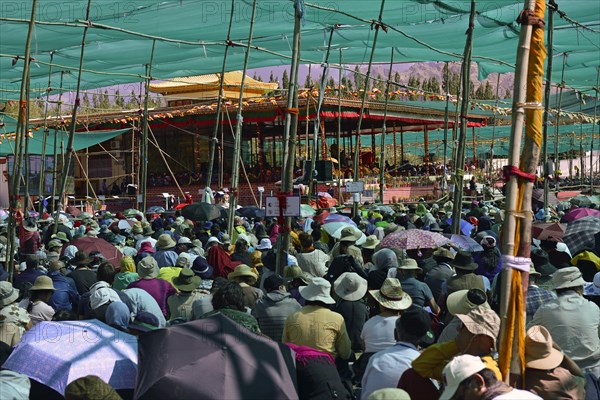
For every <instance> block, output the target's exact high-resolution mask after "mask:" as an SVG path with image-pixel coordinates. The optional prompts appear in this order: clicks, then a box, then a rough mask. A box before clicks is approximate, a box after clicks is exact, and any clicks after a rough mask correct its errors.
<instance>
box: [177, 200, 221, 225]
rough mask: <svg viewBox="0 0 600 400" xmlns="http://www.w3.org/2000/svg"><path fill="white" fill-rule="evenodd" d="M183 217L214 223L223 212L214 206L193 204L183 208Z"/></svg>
mask: <svg viewBox="0 0 600 400" xmlns="http://www.w3.org/2000/svg"><path fill="white" fill-rule="evenodd" d="M181 215H183V216H184V217H185V218H187V219H190V220H192V221H212V220H213V219H217V218H219V217H220V216H221V210H220V209H219V207H217V206H215V205H214V204H208V203H193V204H189V205H187V206H185V207H183V208H182V209H181Z"/></svg>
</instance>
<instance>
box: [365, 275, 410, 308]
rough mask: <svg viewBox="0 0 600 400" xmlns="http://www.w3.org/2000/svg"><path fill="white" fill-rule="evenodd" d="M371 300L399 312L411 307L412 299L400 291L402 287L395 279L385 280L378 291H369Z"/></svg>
mask: <svg viewBox="0 0 600 400" xmlns="http://www.w3.org/2000/svg"><path fill="white" fill-rule="evenodd" d="M369 293H370V294H371V296H373V298H374V299H375V300H376V301H377V302H378V303H379V304H381V305H382V306H383V307H385V308H387V309H390V310H395V311H401V310H406V309H407V308H409V307H410V306H411V305H412V298H411V297H410V295H409V294H408V293H406V292H405V291H404V290H402V285H401V284H400V281H399V280H398V279H397V278H386V279H385V281H383V284H382V285H381V289H379V290H369Z"/></svg>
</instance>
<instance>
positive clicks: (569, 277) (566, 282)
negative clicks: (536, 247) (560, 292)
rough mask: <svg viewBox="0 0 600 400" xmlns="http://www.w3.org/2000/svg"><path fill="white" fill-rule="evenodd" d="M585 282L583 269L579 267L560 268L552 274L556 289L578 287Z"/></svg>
mask: <svg viewBox="0 0 600 400" xmlns="http://www.w3.org/2000/svg"><path fill="white" fill-rule="evenodd" d="M585 283H586V282H585V281H584V280H583V276H582V275H581V271H580V270H579V268H577V267H566V268H560V269H558V270H557V271H556V272H555V273H554V274H553V275H552V284H553V285H554V289H568V288H576V287H579V286H584V285H585Z"/></svg>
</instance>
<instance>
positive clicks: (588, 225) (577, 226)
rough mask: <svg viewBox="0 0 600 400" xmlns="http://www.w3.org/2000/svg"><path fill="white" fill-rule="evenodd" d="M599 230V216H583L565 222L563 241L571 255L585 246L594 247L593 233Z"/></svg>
mask: <svg viewBox="0 0 600 400" xmlns="http://www.w3.org/2000/svg"><path fill="white" fill-rule="evenodd" d="M599 232H600V218H598V217H591V216H590V217H583V218H580V219H578V220H575V221H573V222H569V223H568V224H567V230H566V231H565V235H564V236H563V241H564V242H565V244H566V245H567V246H568V247H569V251H570V252H571V254H572V255H576V254H577V253H579V252H580V251H582V250H585V249H586V248H589V249H594V247H595V246H596V238H595V235H596V234H597V233H599Z"/></svg>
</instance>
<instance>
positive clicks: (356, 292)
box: [333, 272, 368, 301]
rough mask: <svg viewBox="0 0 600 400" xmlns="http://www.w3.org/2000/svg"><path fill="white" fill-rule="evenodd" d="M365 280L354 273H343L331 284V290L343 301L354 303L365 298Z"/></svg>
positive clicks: (366, 287)
mask: <svg viewBox="0 0 600 400" xmlns="http://www.w3.org/2000/svg"><path fill="white" fill-rule="evenodd" d="M367 289H368V283H367V280H366V279H364V278H363V277H361V276H360V275H358V274H357V273H356V272H344V273H343V274H341V275H340V276H339V277H338V278H337V279H336V280H335V282H334V283H333V290H334V291H335V293H336V294H337V295H338V296H339V297H341V298H342V299H344V300H348V301H356V300H360V299H362V298H363V297H365V294H366V293H367Z"/></svg>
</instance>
